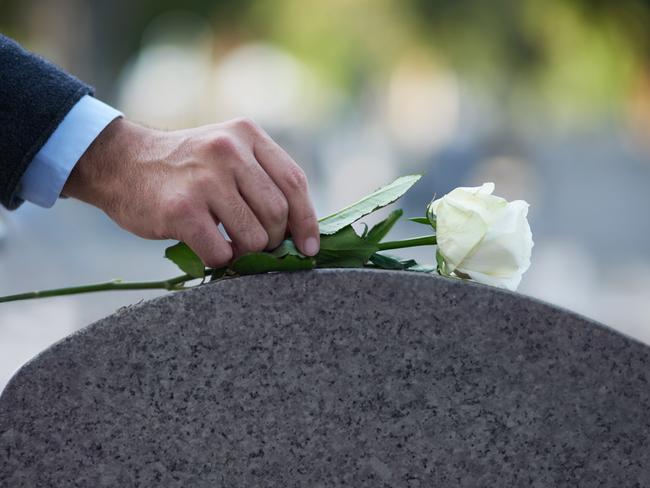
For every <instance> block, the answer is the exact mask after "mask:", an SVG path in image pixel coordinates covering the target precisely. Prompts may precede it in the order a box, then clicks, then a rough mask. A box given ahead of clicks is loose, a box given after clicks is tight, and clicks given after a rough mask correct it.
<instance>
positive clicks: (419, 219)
mask: <svg viewBox="0 0 650 488" xmlns="http://www.w3.org/2000/svg"><path fill="white" fill-rule="evenodd" d="M408 220H410V221H411V222H415V223H416V224H423V225H431V222H429V219H427V218H426V217H410V218H409V219H408Z"/></svg>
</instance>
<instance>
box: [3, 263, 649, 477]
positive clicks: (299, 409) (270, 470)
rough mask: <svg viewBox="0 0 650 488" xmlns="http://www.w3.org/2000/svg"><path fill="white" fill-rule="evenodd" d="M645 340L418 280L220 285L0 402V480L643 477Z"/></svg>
mask: <svg viewBox="0 0 650 488" xmlns="http://www.w3.org/2000/svg"><path fill="white" fill-rule="evenodd" d="M648 378H650V348H648V347H647V346H645V345H643V344H641V343H638V342H636V341H634V340H632V339H630V338H627V337H625V336H623V335H621V334H619V333H617V332H615V331H613V330H611V329H608V328H606V327H604V326H601V325H599V324H596V323H594V322H591V321H589V320H587V319H585V318H582V317H580V316H577V315H575V314H572V313H569V312H566V311H564V310H561V309H558V308H555V307H553V306H550V305H547V304H544V303H541V302H538V301H536V300H532V299H530V298H527V297H524V296H521V295H517V294H513V293H509V292H506V291H502V290H498V289H495V288H491V287H487V286H481V285H476V284H471V283H466V282H460V281H457V280H450V279H445V278H439V277H433V276H430V275H421V274H417V273H407V272H387V271H371V270H324V271H312V272H300V273H291V274H267V275H259V276H251V277H244V278H238V279H233V280H228V281H221V282H217V283H215V284H210V285H206V286H202V287H198V288H195V289H192V290H190V291H185V292H179V293H175V294H172V295H168V296H165V297H162V298H159V299H156V300H152V301H150V302H146V303H143V304H141V305H136V306H132V307H129V308H127V309H123V310H121V311H119V312H117V313H116V314H114V315H112V316H110V317H107V318H106V319H103V320H100V321H99V322H97V323H95V324H93V325H91V326H89V327H87V328H85V329H83V330H82V331H80V332H78V333H76V334H73V335H72V336H70V337H68V338H66V339H64V340H63V341H61V342H59V343H57V344H55V345H54V346H52V347H51V348H49V349H48V350H46V351H45V352H43V353H42V354H40V355H39V356H38V357H37V358H36V359H34V360H33V361H31V362H30V363H28V364H27V365H25V366H24V367H23V368H22V369H21V370H20V371H19V372H18V373H17V374H16V376H15V377H14V378H13V379H12V381H11V382H10V384H9V385H8V386H7V388H6V389H5V391H4V392H3V394H2V397H0V486H12V487H19V486H29V487H41V486H42V487H69V486H120V487H131V486H165V487H177V486H178V487H181V486H182V487H189V486H191V487H247V488H249V487H283V488H284V487H331V486H347V487H354V488H359V487H373V488H377V487H405V488H406V487H427V488H430V487H434V486H435V487H445V486H467V487H469V486H472V487H474V486H524V485H525V486H537V487H549V486H554V487H558V486H571V487H576V486H585V487H593V486H648V485H650V444H649V439H650V433H649V432H650V415H648V412H650V390H649V389H648Z"/></svg>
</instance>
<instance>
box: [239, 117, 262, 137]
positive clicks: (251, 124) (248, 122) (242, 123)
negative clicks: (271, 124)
mask: <svg viewBox="0 0 650 488" xmlns="http://www.w3.org/2000/svg"><path fill="white" fill-rule="evenodd" d="M234 124H235V126H236V127H239V128H240V129H242V130H244V131H245V132H247V133H251V134H257V133H259V132H261V131H262V129H261V128H260V126H259V125H258V124H257V122H255V121H254V120H253V119H251V118H250V117H240V118H238V119H235V120H234Z"/></svg>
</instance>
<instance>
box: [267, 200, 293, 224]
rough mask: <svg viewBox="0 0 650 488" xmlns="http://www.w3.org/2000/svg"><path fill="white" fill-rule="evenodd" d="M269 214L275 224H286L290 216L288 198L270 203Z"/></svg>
mask: <svg viewBox="0 0 650 488" xmlns="http://www.w3.org/2000/svg"><path fill="white" fill-rule="evenodd" d="M269 214H270V217H271V220H273V222H274V223H278V224H281V223H284V222H286V220H287V217H288V216H289V204H288V203H287V200H286V198H284V197H276V198H275V199H273V200H271V202H270V203H269Z"/></svg>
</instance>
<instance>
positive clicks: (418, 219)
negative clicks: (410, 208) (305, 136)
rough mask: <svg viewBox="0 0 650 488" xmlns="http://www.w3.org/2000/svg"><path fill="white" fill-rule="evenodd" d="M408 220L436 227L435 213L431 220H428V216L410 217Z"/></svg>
mask: <svg viewBox="0 0 650 488" xmlns="http://www.w3.org/2000/svg"><path fill="white" fill-rule="evenodd" d="M432 215H433V214H432ZM408 220H410V221H411V222H415V223H416V224H423V225H427V226H429V227H433V228H434V230H435V228H436V216H435V215H433V222H432V221H431V220H429V219H428V218H426V217H411V218H410V219H408Z"/></svg>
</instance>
